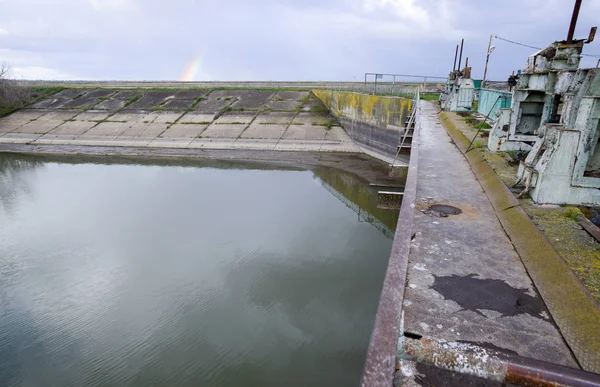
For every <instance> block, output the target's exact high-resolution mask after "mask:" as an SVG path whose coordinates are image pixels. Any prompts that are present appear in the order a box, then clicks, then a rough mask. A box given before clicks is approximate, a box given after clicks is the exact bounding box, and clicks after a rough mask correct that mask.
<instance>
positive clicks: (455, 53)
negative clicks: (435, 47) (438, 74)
mask: <svg viewBox="0 0 600 387" xmlns="http://www.w3.org/2000/svg"><path fill="white" fill-rule="evenodd" d="M457 58H458V44H457V45H456V51H455V52H454V65H453V66H452V72H454V71H456V59H457Z"/></svg>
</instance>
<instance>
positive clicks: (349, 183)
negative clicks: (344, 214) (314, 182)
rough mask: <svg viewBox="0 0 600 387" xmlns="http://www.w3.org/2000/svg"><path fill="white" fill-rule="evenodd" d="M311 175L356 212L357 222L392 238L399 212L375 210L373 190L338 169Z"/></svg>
mask: <svg viewBox="0 0 600 387" xmlns="http://www.w3.org/2000/svg"><path fill="white" fill-rule="evenodd" d="M313 173H314V174H315V176H317V177H318V178H319V179H320V180H321V181H322V182H323V187H325V189H327V190H328V191H329V192H331V194H332V195H334V196H335V197H337V198H338V199H339V200H340V201H341V202H343V203H344V204H346V206H347V207H348V208H351V209H352V210H353V211H354V212H356V214H357V215H358V219H359V221H361V222H368V223H370V224H372V225H373V226H374V227H375V228H377V229H378V230H379V231H381V232H382V233H383V234H384V235H385V236H387V237H388V238H393V237H394V232H395V230H396V223H398V215H399V211H389V210H385V209H380V208H377V191H376V190H375V189H373V188H371V187H369V186H368V185H366V184H361V183H360V182H358V181H357V179H356V177H355V176H353V175H351V174H348V173H344V172H342V171H340V170H338V169H333V168H322V169H317V170H315V171H313Z"/></svg>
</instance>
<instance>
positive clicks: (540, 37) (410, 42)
mask: <svg viewBox="0 0 600 387" xmlns="http://www.w3.org/2000/svg"><path fill="white" fill-rule="evenodd" d="M95 1H96V4H95V6H94V4H93V2H92V1H86V0H59V1H54V2H52V3H51V4H50V3H48V2H43V1H40V0H22V1H19V2H12V3H11V4H10V6H9V7H8V10H5V11H4V12H3V13H2V14H0V29H3V30H5V31H6V32H7V33H5V34H1V35H0V47H1V49H0V61H2V60H3V61H8V62H11V63H12V65H13V67H15V68H28V67H34V66H35V67H37V68H47V69H51V70H53V71H55V72H57V73H59V74H72V75H73V76H76V77H82V78H87V79H134V80H139V79H148V80H154V79H156V80H160V79H165V80H172V79H178V78H179V77H180V76H181V74H182V73H183V72H184V70H185V68H186V67H187V66H188V65H189V63H190V62H191V61H192V60H194V58H196V57H198V56H199V57H200V58H201V65H200V68H199V70H198V73H197V75H196V79H197V80H202V79H208V80H261V79H266V80H311V79H315V80H353V79H362V77H363V74H364V72H366V71H374V72H390V73H404V74H407V73H408V74H411V73H412V74H415V73H417V74H427V75H438V76H445V75H446V74H447V73H448V71H449V70H450V68H451V66H452V59H453V54H454V47H455V45H456V44H457V43H458V41H459V40H460V37H464V38H465V45H466V46H465V55H464V56H468V57H469V63H470V64H471V65H472V66H473V74H474V76H475V77H481V75H482V74H483V64H484V61H485V53H486V49H487V43H488V39H489V35H490V33H492V32H493V33H496V34H498V35H499V36H502V37H506V38H509V39H513V40H517V41H521V42H524V43H527V44H531V45H534V46H540V47H541V46H545V45H547V44H549V43H551V42H552V41H554V40H560V39H564V37H565V36H566V31H567V28H568V23H569V19H570V15H571V7H572V4H571V2H570V1H569V2H567V1H563V0H561V1H559V0H551V1H542V0H532V1H527V2H524V1H516V0H507V1H505V2H503V3H502V4H492V3H490V2H483V1H467V0H443V1H439V0H436V1H434V0H423V1H416V0H414V1H411V0H389V1H385V0H335V1H327V2H323V1H317V0H308V1H300V0H280V1H275V0H265V1H260V2H259V1H242V0H222V1H216V0H204V1H192V0H171V1H168V2H166V1H158V0H148V1H141V0H109V1H108V2H104V3H102V1H101V0H95ZM394 4H396V5H397V6H394ZM403 7H404V8H403ZM599 11H600V0H587V1H585V2H584V6H583V9H582V12H581V16H580V20H579V24H578V29H577V36H578V37H585V36H587V33H588V31H589V27H591V26H592V25H594V24H598V18H597V17H595V15H598V12H599ZM423 15H425V16H423ZM599 40H600V39H599ZM494 44H495V45H496V51H495V52H494V53H493V54H492V58H491V59H490V75H491V78H493V79H505V78H506V77H507V76H508V74H509V73H510V72H511V71H512V70H516V69H518V68H521V67H522V66H523V64H524V63H525V60H526V58H527V55H529V54H531V53H532V51H533V50H531V49H528V48H523V47H519V46H515V45H511V44H508V43H505V42H502V41H496V42H495V43H494ZM584 52H588V53H592V52H595V53H600V42H594V43H592V44H590V45H588V46H586V48H585V51H584ZM596 61H597V60H595V59H592V58H586V60H585V61H584V64H586V65H588V66H591V65H595V63H596ZM22 75H23V76H25V77H35V74H33V73H30V74H28V73H27V71H23V74H22Z"/></svg>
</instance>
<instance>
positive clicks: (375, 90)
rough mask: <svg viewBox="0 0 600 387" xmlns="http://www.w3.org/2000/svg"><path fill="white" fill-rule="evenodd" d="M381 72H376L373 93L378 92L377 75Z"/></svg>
mask: <svg viewBox="0 0 600 387" xmlns="http://www.w3.org/2000/svg"><path fill="white" fill-rule="evenodd" d="M378 75H379V74H375V87H374V88H373V95H375V94H377V76H378Z"/></svg>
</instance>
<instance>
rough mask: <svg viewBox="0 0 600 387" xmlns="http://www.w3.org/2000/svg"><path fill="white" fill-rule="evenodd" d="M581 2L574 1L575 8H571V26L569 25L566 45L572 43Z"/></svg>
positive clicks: (579, 0)
mask: <svg viewBox="0 0 600 387" xmlns="http://www.w3.org/2000/svg"><path fill="white" fill-rule="evenodd" d="M581 1H582V0H575V6H574V7H573V16H571V24H570V25H569V33H568V34H567V43H572V42H573V36H574V35H575V27H576V26H577V18H578V17H579V9H581Z"/></svg>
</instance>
